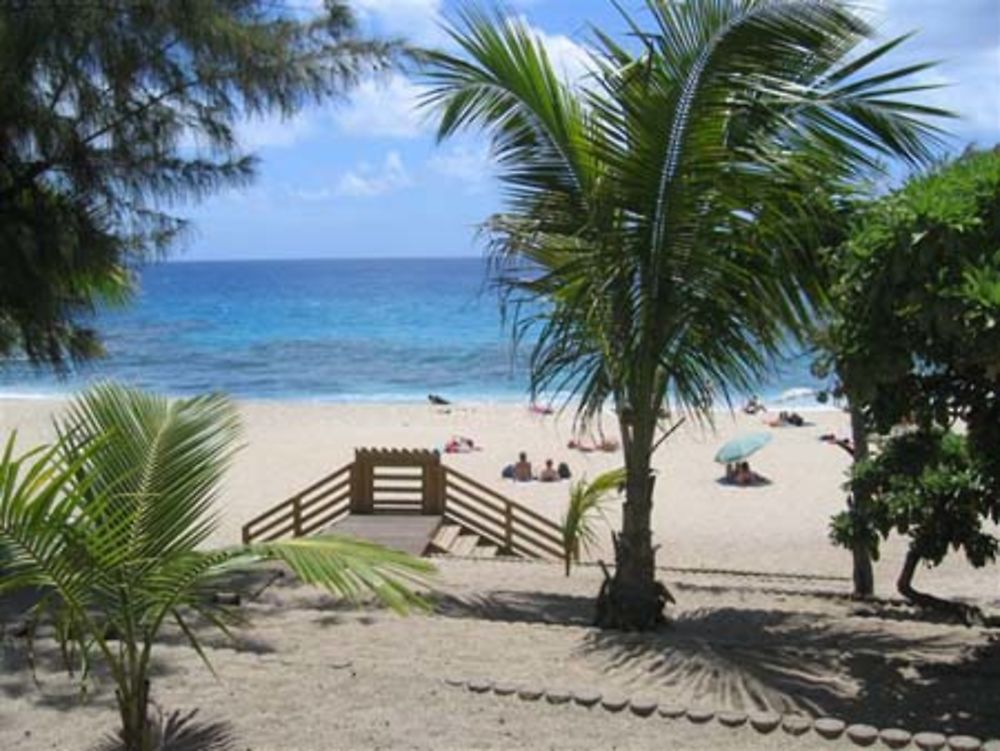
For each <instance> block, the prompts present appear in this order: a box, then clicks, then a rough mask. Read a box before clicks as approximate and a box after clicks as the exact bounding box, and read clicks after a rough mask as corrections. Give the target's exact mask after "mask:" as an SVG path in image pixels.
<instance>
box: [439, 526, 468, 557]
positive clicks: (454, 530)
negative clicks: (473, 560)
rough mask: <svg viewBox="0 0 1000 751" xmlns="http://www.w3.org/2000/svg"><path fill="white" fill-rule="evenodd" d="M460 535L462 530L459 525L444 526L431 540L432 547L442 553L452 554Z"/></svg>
mask: <svg viewBox="0 0 1000 751" xmlns="http://www.w3.org/2000/svg"><path fill="white" fill-rule="evenodd" d="M460 534H462V528H461V527H459V526H458V525H457V524H442V525H441V526H440V527H438V531H437V532H436V533H435V535H434V537H432V538H431V545H433V546H434V547H435V548H436V549H437V550H439V551H440V552H442V553H448V552H451V546H452V545H454V544H455V540H456V539H458V536H459V535H460Z"/></svg>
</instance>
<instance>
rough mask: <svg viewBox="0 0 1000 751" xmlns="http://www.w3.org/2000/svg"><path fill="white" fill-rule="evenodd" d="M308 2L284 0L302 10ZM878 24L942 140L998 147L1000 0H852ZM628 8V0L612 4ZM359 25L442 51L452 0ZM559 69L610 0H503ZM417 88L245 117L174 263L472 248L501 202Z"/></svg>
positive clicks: (421, 0)
mask: <svg viewBox="0 0 1000 751" xmlns="http://www.w3.org/2000/svg"><path fill="white" fill-rule="evenodd" d="M319 2H320V0H291V3H292V4H295V5H297V6H303V7H306V6H308V4H310V3H315V4H319ZM863 2H864V4H863V6H862V7H863V8H864V9H865V12H866V13H868V14H870V17H871V18H872V19H873V21H874V22H875V24H876V25H877V28H878V29H879V31H880V33H882V34H883V35H885V36H886V37H888V36H894V35H898V34H902V33H907V32H916V33H915V36H914V37H913V38H912V39H910V40H909V41H907V42H906V43H904V44H903V45H902V47H901V48H897V50H895V51H894V57H893V60H894V61H895V62H896V63H898V64H899V65H905V64H908V63H912V62H918V61H927V60H934V61H938V62H939V64H938V65H937V66H936V67H935V68H934V69H933V70H931V71H928V72H925V73H923V74H921V78H922V80H923V81H924V82H926V83H932V84H936V85H939V86H940V87H941V88H939V89H937V90H935V91H933V92H929V93H927V94H924V95H923V96H924V98H925V101H927V102H928V103H930V104H933V105H936V106H940V107H944V108H946V109H949V110H951V111H952V112H955V113H956V114H958V115H959V118H958V119H957V120H954V121H950V122H948V123H947V124H946V127H947V129H948V130H949V132H950V133H951V134H952V135H951V139H950V141H949V145H948V148H949V150H951V151H961V150H962V149H963V148H965V147H966V146H967V145H969V144H970V143H978V144H980V145H993V144H995V143H998V142H1000V0H863ZM622 4H623V6H624V7H625V8H628V9H629V10H632V9H636V10H638V8H639V6H640V5H641V3H640V2H639V0H622ZM351 5H352V7H353V9H354V11H355V14H356V15H357V17H358V19H359V22H360V25H361V28H362V30H363V31H364V32H365V33H368V34H373V35H385V36H391V37H399V36H403V37H406V38H407V39H408V40H409V41H412V42H414V43H417V44H420V45H424V46H447V44H448V40H447V38H446V36H445V34H444V33H443V31H442V29H441V22H442V19H443V18H447V17H448V16H449V14H452V15H453V14H454V12H455V10H456V9H457V8H458V7H459V0H353V2H352V3H351ZM503 8H504V12H505V13H507V14H510V15H512V16H518V17H521V18H522V19H524V20H525V21H526V22H527V23H529V24H530V25H531V27H532V28H533V29H534V30H535V31H536V33H537V34H538V35H539V36H540V38H541V39H542V40H543V41H544V43H545V45H546V47H547V50H548V52H549V54H550V56H551V58H552V59H553V61H554V62H555V63H556V65H557V66H559V68H560V69H561V70H562V71H563V72H564V74H565V75H566V76H567V77H568V78H574V77H577V76H579V74H580V73H581V72H582V71H583V70H584V66H585V61H586V57H587V52H586V45H587V43H588V40H589V39H590V38H591V37H590V31H589V29H590V25H591V24H594V25H597V26H599V27H600V28H601V29H603V30H604V31H606V32H610V33H612V34H613V35H623V34H624V33H625V26H624V24H623V22H622V21H621V19H620V16H619V15H618V13H617V11H615V9H614V7H613V6H612V4H611V2H610V1H609V0H507V2H506V3H504V5H503ZM419 94H420V89H419V87H418V85H417V83H415V82H414V81H413V80H411V79H409V78H407V77H406V76H404V75H403V74H400V73H392V74H390V75H388V76H385V77H382V78H381V79H379V80H369V81H365V82H363V83H362V84H361V85H360V87H359V88H357V89H356V90H355V91H354V92H353V93H352V94H351V95H350V96H349V97H347V98H346V99H345V100H344V101H341V102H337V103H334V104H327V105H323V106H317V107H311V108H309V109H306V110H304V111H302V112H300V113H299V114H297V115H296V116H294V117H293V118H291V119H289V120H284V121H283V120H279V119H270V120H263V121H260V120H258V121H253V122H249V123H247V124H246V125H245V126H243V127H242V129H241V136H242V142H243V143H244V145H245V147H246V148H247V149H248V150H249V151H251V152H252V153H255V154H256V155H257V156H258V157H259V159H260V169H259V174H258V177H257V179H256V181H255V182H254V184H253V185H252V186H250V187H249V188H244V189H241V190H229V191H226V192H224V193H221V194H218V195H216V196H214V197H212V198H210V199H208V200H206V201H204V202H203V203H202V204H200V205H199V206H197V207H193V208H188V209H187V210H185V211H183V212H182V213H184V214H185V215H187V216H188V217H189V218H190V219H191V220H192V228H193V232H192V233H191V235H190V236H189V238H188V240H187V241H186V242H185V243H184V245H183V246H182V247H181V248H179V252H178V253H177V254H176V256H175V257H176V258H177V259H178V260H234V259H265V258H364V257H432V256H433V257H457V256H476V255H480V254H481V253H482V247H481V246H480V245H479V244H477V241H476V227H477V226H478V225H479V224H480V223H481V222H483V221H484V220H485V219H486V218H487V217H488V216H490V215H491V214H493V213H495V212H496V211H498V210H500V209H501V208H502V201H501V197H500V194H499V191H498V189H497V185H496V183H495V181H494V180H493V178H492V176H491V166H490V161H489V151H488V145H487V143H486V142H485V141H484V140H483V139H482V138H478V137H476V136H474V135H468V136H462V137H459V138H457V139H455V140H452V141H448V142H446V143H444V144H437V143H436V141H435V138H434V124H433V122H431V121H430V120H429V119H428V118H427V117H426V116H425V115H424V114H422V113H421V112H420V111H418V110H417V108H416V106H415V104H416V101H417V99H418V97H419Z"/></svg>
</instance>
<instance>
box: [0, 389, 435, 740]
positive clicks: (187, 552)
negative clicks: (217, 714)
mask: <svg viewBox="0 0 1000 751" xmlns="http://www.w3.org/2000/svg"><path fill="white" fill-rule="evenodd" d="M58 428H59V433H60V438H59V440H58V441H57V442H56V443H55V444H54V445H53V446H52V447H50V448H41V449H36V450H35V451H30V452H28V453H26V454H23V455H20V456H15V453H14V452H15V446H14V437H13V436H12V437H11V438H10V440H8V442H7V445H6V450H5V451H4V453H3V456H2V459H0V546H2V547H5V548H6V550H7V555H8V560H7V561H6V564H5V568H6V571H5V575H4V577H3V578H2V579H0V594H4V593H7V592H10V591H13V590H17V589H22V588H28V587H30V588H36V589H37V590H38V591H39V592H40V599H39V600H38V602H37V604H36V605H35V606H34V608H33V614H34V618H33V621H34V622H35V623H37V622H38V620H39V619H41V618H43V617H45V616H47V617H48V619H49V620H51V622H52V623H53V624H54V627H55V634H56V636H57V638H58V639H59V641H60V643H61V644H62V646H63V648H64V653H66V654H68V653H69V650H70V649H73V648H75V651H76V653H77V654H78V655H79V660H80V667H81V674H82V676H83V680H86V679H87V676H88V675H89V674H90V669H91V663H92V661H94V660H95V659H96V660H98V661H100V662H103V664H104V665H105V667H106V668H107V670H108V672H109V673H110V675H111V678H112V679H113V681H114V683H115V686H116V696H117V702H118V709H119V712H120V715H121V724H122V727H121V731H120V734H121V741H122V743H123V746H124V748H125V749H126V750H127V751H148V749H152V748H154V747H157V744H158V743H159V741H160V740H161V739H159V738H157V732H158V730H157V727H156V726H155V723H154V722H152V721H151V719H150V717H149V701H150V697H149V675H150V662H151V659H152V654H153V647H154V646H155V645H156V643H157V638H158V636H159V634H160V632H161V631H162V630H163V629H164V628H165V627H166V624H167V623H168V622H170V623H171V624H172V625H173V626H175V627H176V629H177V630H178V632H179V633H181V634H183V635H184V636H185V637H186V638H187V640H188V642H189V643H190V645H191V646H192V647H193V648H194V649H195V650H197V652H198V654H199V655H200V656H201V657H202V659H203V660H205V661H206V664H207V657H206V655H205V652H204V651H203V650H202V647H201V644H200V642H199V638H198V635H197V631H196V630H195V624H196V623H197V622H204V623H207V624H211V625H214V626H217V627H218V628H221V629H222V630H223V631H225V632H227V633H228V629H229V627H230V626H232V625H233V624H234V623H237V622H238V616H239V613H238V611H236V610H235V609H233V608H230V607H226V606H224V605H222V604H220V600H219V598H216V597H213V596H212V594H213V592H214V591H215V590H217V589H218V587H219V586H222V585H223V583H224V582H225V581H226V577H229V576H231V575H232V574H233V573H234V572H236V571H239V570H242V569H245V568H247V567H248V566H251V565H252V564H254V563H257V562H259V561H265V560H276V561H280V562H283V563H284V564H286V565H287V566H289V567H290V568H291V569H292V570H293V571H294V572H295V574H297V575H298V577H299V578H300V579H302V580H303V581H305V582H307V583H310V584H315V585H319V586H322V587H325V588H326V589H328V590H330V591H331V592H333V593H336V594H339V595H346V596H350V597H354V596H356V595H358V594H360V593H361V592H363V591H365V590H367V591H370V592H373V593H374V594H375V595H377V596H378V597H379V598H381V599H382V600H383V601H384V602H386V603H388V605H390V606H392V607H394V608H396V609H397V610H400V611H404V610H406V609H407V608H409V607H413V606H420V605H421V604H422V600H421V598H419V597H418V596H417V595H416V594H414V593H413V592H412V591H411V589H410V588H409V587H408V586H407V585H413V584H418V583H420V582H421V581H423V580H424V577H425V576H426V575H428V574H429V573H430V572H431V571H432V568H431V567H430V565H429V564H427V563H426V562H422V561H419V560H415V559H413V558H410V557H409V556H407V555H405V554H403V553H397V552H394V551H391V550H386V549H383V548H380V547H378V546H375V545H372V544H369V543H365V542H361V541H357V540H352V539H348V538H344V537H335V536H328V537H314V538H309V539H297V540H291V541H283V542H270V543H263V544H254V545H245V546H238V547H232V548H224V549H208V548H206V544H207V543H208V541H209V538H210V536H211V535H212V533H213V532H214V531H215V529H216V526H217V521H218V519H217V516H216V515H215V513H214V512H213V510H212V504H213V502H214V500H215V498H216V496H217V494H218V490H219V485H220V480H221V479H222V476H223V473H224V471H225V469H226V467H227V466H228V464H229V461H230V459H231V458H232V456H233V453H234V451H235V450H236V448H237V441H238V437H239V424H238V420H237V414H236V411H235V408H234V407H233V405H232V403H231V402H229V401H228V400H227V399H226V398H224V397H222V396H218V395H211V396H202V397H197V398H193V399H184V400H177V401H172V402H171V401H168V400H167V399H165V398H162V397H159V396H155V395H152V394H147V393H143V392H141V391H136V390H131V389H127V388H123V387H121V386H116V385H102V386H97V387H94V388H92V389H90V390H89V391H86V392H84V393H83V394H82V395H80V396H79V397H78V398H77V399H76V400H75V401H74V402H73V403H72V404H71V406H70V407H69V409H68V412H67V414H66V416H65V417H64V418H63V419H62V420H61V421H60V422H59V423H58Z"/></svg>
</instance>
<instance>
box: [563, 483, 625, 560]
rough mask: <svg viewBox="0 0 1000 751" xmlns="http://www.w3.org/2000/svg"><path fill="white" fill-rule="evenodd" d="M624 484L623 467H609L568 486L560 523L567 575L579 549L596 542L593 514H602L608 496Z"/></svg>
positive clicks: (589, 546) (587, 547)
mask: <svg viewBox="0 0 1000 751" xmlns="http://www.w3.org/2000/svg"><path fill="white" fill-rule="evenodd" d="M624 484H625V470H624V469H612V470H610V471H608V472H603V473H601V474H599V475H598V476H597V477H595V478H594V479H593V481H592V482H587V478H586V477H584V478H582V479H580V480H577V481H576V482H574V483H573V484H572V485H571V486H570V488H569V505H568V506H567V507H566V514H565V515H564V516H563V519H562V524H561V525H560V527H561V529H562V537H563V563H564V564H565V566H566V576H569V574H570V569H571V568H572V566H573V564H574V563H579V562H580V552H581V550H583V551H586V550H589V549H590V548H592V547H593V546H594V545H596V544H597V530H596V529H595V527H594V517H595V516H598V515H600V516H603V514H604V507H605V506H606V505H607V503H608V500H609V497H610V495H611V494H612V493H614V492H620V491H619V488H620V487H621V486H622V485H624Z"/></svg>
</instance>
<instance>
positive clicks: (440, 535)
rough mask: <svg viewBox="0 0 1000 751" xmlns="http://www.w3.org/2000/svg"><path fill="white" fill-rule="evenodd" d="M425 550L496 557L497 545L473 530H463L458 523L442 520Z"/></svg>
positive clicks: (471, 556)
mask: <svg viewBox="0 0 1000 751" xmlns="http://www.w3.org/2000/svg"><path fill="white" fill-rule="evenodd" d="M427 552H428V553H432V554H437V555H460V556H467V557H470V558H496V557H497V556H498V555H501V553H500V547H499V546H498V545H495V544H493V543H492V542H489V541H488V540H485V539H483V538H482V537H480V536H479V535H477V534H476V533H475V532H469V531H467V530H463V529H462V527H461V526H460V525H458V524H449V523H448V522H442V523H441V525H440V526H439V527H438V529H437V532H436V533H435V534H434V536H433V537H432V538H431V541H430V544H429V545H428V547H427Z"/></svg>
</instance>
